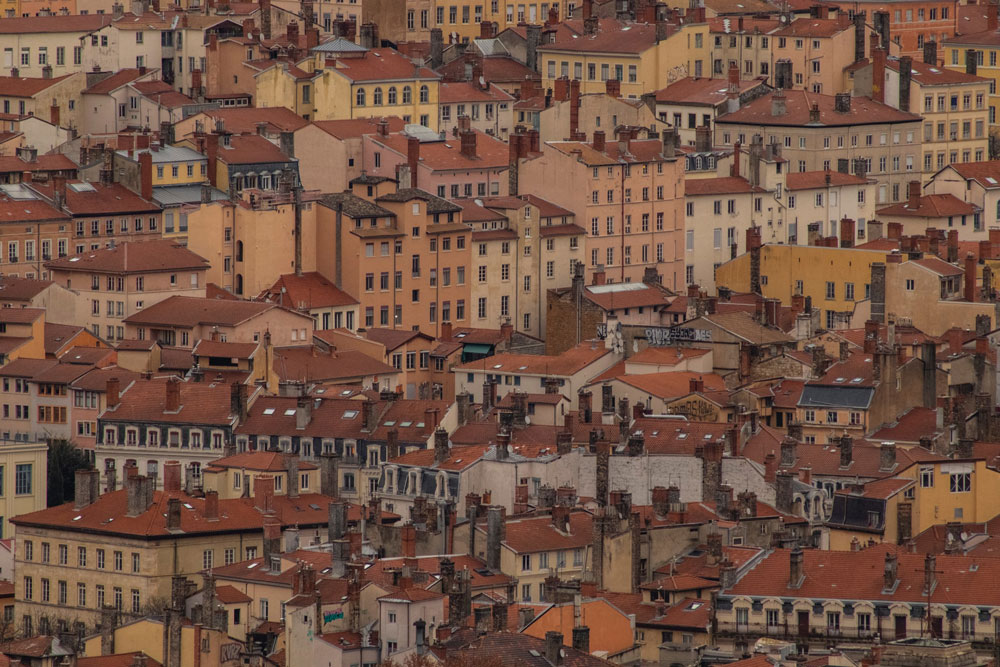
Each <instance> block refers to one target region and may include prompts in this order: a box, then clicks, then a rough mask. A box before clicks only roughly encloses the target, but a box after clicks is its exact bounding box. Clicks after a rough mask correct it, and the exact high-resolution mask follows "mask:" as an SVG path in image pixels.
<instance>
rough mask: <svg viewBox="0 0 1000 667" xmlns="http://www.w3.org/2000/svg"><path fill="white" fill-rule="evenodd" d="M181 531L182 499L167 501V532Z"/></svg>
mask: <svg viewBox="0 0 1000 667" xmlns="http://www.w3.org/2000/svg"><path fill="white" fill-rule="evenodd" d="M180 529H181V499H180V498H170V499H169V500H167V530H168V531H175V530H180Z"/></svg>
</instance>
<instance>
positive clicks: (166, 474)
mask: <svg viewBox="0 0 1000 667" xmlns="http://www.w3.org/2000/svg"><path fill="white" fill-rule="evenodd" d="M163 490H164V491H166V492H177V493H180V490H181V463H180V461H167V462H166V463H164V464H163Z"/></svg>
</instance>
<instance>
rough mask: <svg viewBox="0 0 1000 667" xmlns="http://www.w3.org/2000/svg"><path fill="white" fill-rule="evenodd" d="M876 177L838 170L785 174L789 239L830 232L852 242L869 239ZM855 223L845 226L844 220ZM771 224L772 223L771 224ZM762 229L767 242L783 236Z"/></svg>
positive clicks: (804, 239)
mask: <svg viewBox="0 0 1000 667" xmlns="http://www.w3.org/2000/svg"><path fill="white" fill-rule="evenodd" d="M875 187H876V184H875V182H874V180H873V179H870V178H868V177H861V176H859V175H856V174H845V173H842V172H839V171H804V172H790V173H788V174H785V187H784V203H785V206H786V208H785V211H784V214H785V227H786V230H787V233H788V236H787V240H786V241H785V242H787V243H792V244H794V243H798V244H801V245H806V244H809V243H811V242H812V241H810V239H815V238H817V237H820V236H824V235H829V236H836V237H837V238H840V239H844V238H845V232H846V234H847V236H850V237H851V238H850V239H845V240H848V241H849V242H850V243H852V244H861V243H864V242H865V241H867V240H868V238H869V231H868V222H869V221H872V220H875V219H876V215H875ZM845 219H846V220H849V221H853V223H854V224H853V225H847V226H844V224H843V222H842V221H844V220H845ZM768 228H770V225H768ZM770 231H771V230H770V229H762V237H763V241H764V243H779V242H782V240H783V239H781V238H780V237H776V236H774V235H770V234H768V232H770Z"/></svg>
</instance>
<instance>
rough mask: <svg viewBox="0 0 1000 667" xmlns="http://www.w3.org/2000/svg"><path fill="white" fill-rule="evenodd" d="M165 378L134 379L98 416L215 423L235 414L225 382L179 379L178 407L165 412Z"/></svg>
mask: <svg viewBox="0 0 1000 667" xmlns="http://www.w3.org/2000/svg"><path fill="white" fill-rule="evenodd" d="M167 382H168V381H167V380H166V379H164V378H154V379H151V380H146V379H142V380H137V381H136V382H134V383H132V384H131V385H129V386H128V387H126V388H124V391H122V393H121V402H120V403H119V404H118V406H117V407H115V408H108V409H107V410H106V411H105V412H104V413H103V415H102V419H104V420H105V421H109V422H162V423H167V424H173V423H186V424H216V425H219V426H229V425H232V424H233V423H234V420H235V417H234V416H233V415H232V413H231V412H230V409H231V407H232V406H231V403H230V391H231V390H230V387H229V385H228V384H214V383H209V382H179V383H178V386H179V389H180V409H179V410H177V411H176V412H173V411H171V412H168V411H167V410H166V404H167Z"/></svg>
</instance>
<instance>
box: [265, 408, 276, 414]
mask: <svg viewBox="0 0 1000 667" xmlns="http://www.w3.org/2000/svg"><path fill="white" fill-rule="evenodd" d="M264 414H265V415H273V414H274V408H264Z"/></svg>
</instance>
